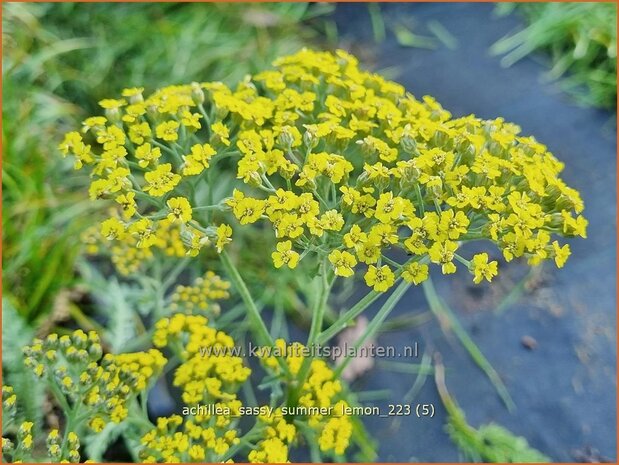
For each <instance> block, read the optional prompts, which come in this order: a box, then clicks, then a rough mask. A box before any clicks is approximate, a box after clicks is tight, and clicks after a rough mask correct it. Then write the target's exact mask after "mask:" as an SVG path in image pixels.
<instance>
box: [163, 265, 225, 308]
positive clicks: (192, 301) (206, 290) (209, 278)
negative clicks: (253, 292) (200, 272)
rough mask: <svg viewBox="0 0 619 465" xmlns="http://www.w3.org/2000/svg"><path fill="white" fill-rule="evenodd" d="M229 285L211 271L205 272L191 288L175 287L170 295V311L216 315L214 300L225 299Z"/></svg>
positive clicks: (216, 306)
mask: <svg viewBox="0 0 619 465" xmlns="http://www.w3.org/2000/svg"><path fill="white" fill-rule="evenodd" d="M228 289H230V283H229V282H228V281H225V280H223V279H221V277H219V276H218V275H216V274H215V273H214V272H213V271H207V272H206V273H205V274H204V276H202V277H200V278H197V279H196V280H195V281H194V282H193V283H192V285H191V286H182V285H181V286H177V287H176V288H175V289H174V292H173V293H172V296H171V299H172V304H171V305H170V308H171V309H172V311H178V310H181V309H182V310H185V311H186V312H187V313H197V312H204V311H209V312H210V313H212V314H215V315H217V314H218V313H219V305H218V304H217V303H216V302H214V301H215V300H222V299H227V298H229V297H230V293H229V292H228Z"/></svg>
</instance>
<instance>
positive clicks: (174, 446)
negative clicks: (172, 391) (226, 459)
mask: <svg viewBox="0 0 619 465" xmlns="http://www.w3.org/2000/svg"><path fill="white" fill-rule="evenodd" d="M181 425H183V426H184V427H183V430H179V427H180V426H181ZM239 441H240V439H239V438H238V437H237V431H236V430H234V429H230V430H226V429H225V428H218V427H213V426H207V425H206V424H204V422H201V420H198V419H197V418H191V419H185V421H184V422H183V418H182V417H181V416H179V415H172V416H170V417H160V418H158V419H157V427H156V428H153V429H152V430H151V431H149V432H148V433H146V434H145V435H144V436H143V437H142V439H141V444H142V449H141V450H140V457H141V459H142V461H143V462H144V463H157V462H165V463H187V462H203V463H204V462H211V463H212V462H216V461H218V460H219V461H221V457H222V456H223V455H224V454H226V452H228V450H229V449H230V447H231V446H233V445H236V444H238V443H239Z"/></svg>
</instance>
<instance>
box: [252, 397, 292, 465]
mask: <svg viewBox="0 0 619 465" xmlns="http://www.w3.org/2000/svg"><path fill="white" fill-rule="evenodd" d="M258 422H259V423H260V424H261V425H262V426H263V427H264V428H265V429H264V438H263V439H261V440H260V441H259V442H258V444H256V448H255V449H252V450H251V451H250V452H249V455H248V456H247V458H248V460H249V462H250V463H285V462H288V452H289V446H290V445H291V444H292V443H293V441H294V440H295V438H296V436H297V428H296V427H295V426H294V424H292V423H288V422H287V421H286V419H285V418H284V415H283V412H282V409H281V408H277V409H275V410H274V411H273V414H272V415H260V416H259V417H258Z"/></svg>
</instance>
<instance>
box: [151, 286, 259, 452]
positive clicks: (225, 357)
mask: <svg viewBox="0 0 619 465" xmlns="http://www.w3.org/2000/svg"><path fill="white" fill-rule="evenodd" d="M211 278H212V276H211ZM153 343H154V344H155V346H157V347H169V348H170V349H172V350H174V351H176V352H177V354H178V355H179V356H180V358H181V362H182V363H181V364H180V365H179V367H178V368H177V369H176V371H175V373H174V381H173V383H174V386H177V387H179V388H181V389H182V399H183V402H185V404H187V405H189V406H195V405H199V404H205V405H213V406H214V409H213V410H212V411H213V412H229V413H230V414H229V415H217V414H212V413H211V411H210V410H207V411H201V410H198V411H197V413H196V414H190V415H187V416H185V420H184V422H183V419H182V418H181V417H180V416H177V415H174V416H172V417H169V418H159V419H158V421H157V428H156V429H153V430H152V431H150V432H149V433H147V434H146V435H145V436H144V437H143V438H142V444H143V446H144V449H143V450H142V451H141V456H142V457H144V460H145V461H147V462H154V461H158V460H159V459H160V458H162V459H163V460H165V461H166V462H182V461H189V462H200V461H219V460H221V457H222V456H223V455H224V454H226V453H227V452H228V449H229V448H230V446H231V445H233V444H237V443H238V441H239V440H238V438H237V431H236V430H235V429H234V425H235V424H236V417H237V416H238V414H239V411H240V407H241V406H242V404H241V401H240V400H239V399H237V396H236V393H237V391H238V389H239V388H240V386H241V384H242V383H243V382H245V381H246V380H247V378H248V377H249V375H250V373H251V370H250V369H249V368H247V367H245V366H243V359H242V358H241V357H238V356H236V355H234V350H233V349H234V341H233V340H232V338H231V337H230V336H228V335H227V334H225V333H224V332H222V331H217V330H216V329H214V328H211V327H210V326H208V319H207V318H206V317H204V316H199V315H185V314H182V313H178V314H175V315H173V316H171V317H170V318H163V319H161V320H159V321H158V322H157V323H156V324H155V332H154V334H153ZM183 423H184V427H183V431H177V428H178V427H179V426H181V425H182V424H183Z"/></svg>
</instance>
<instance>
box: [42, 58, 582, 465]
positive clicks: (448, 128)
mask: <svg viewBox="0 0 619 465" xmlns="http://www.w3.org/2000/svg"><path fill="white" fill-rule="evenodd" d="M100 104H101V106H102V108H103V110H104V112H103V113H104V115H102V116H93V117H90V118H88V119H86V120H85V121H84V123H83V127H82V129H81V131H74V132H70V133H68V134H67V135H66V137H65V139H64V141H63V142H62V144H61V145H60V150H61V151H62V153H63V154H64V155H70V156H72V157H73V159H74V160H75V168H76V169H87V170H88V171H89V173H90V175H91V178H92V182H91V185H90V197H91V198H92V199H93V200H106V201H108V203H109V205H110V210H111V215H110V216H109V218H107V219H105V220H104V221H102V223H101V224H100V225H99V226H98V227H97V228H93V230H91V231H89V232H88V233H87V234H86V236H85V241H86V243H87V245H88V248H89V251H90V252H93V253H95V252H99V251H101V250H108V251H109V253H110V255H111V257H112V261H113V263H114V264H115V265H116V267H117V269H118V271H119V272H120V273H121V274H124V275H126V276H133V275H139V274H140V270H141V269H142V267H143V265H144V263H145V262H148V261H149V260H153V259H155V258H156V257H163V259H164V260H171V261H177V262H178V263H181V265H180V266H181V268H179V267H178V266H176V267H173V268H172V271H171V272H170V276H169V278H168V279H166V283H167V285H170V284H173V283H174V279H175V278H176V277H178V274H179V273H180V270H181V269H182V264H183V263H187V261H205V260H209V261H212V263H213V264H214V266H215V267H218V266H220V267H221V269H222V270H223V273H224V274H225V278H226V280H229V283H228V282H227V281H224V280H222V279H221V278H219V277H218V276H217V275H215V274H213V273H207V274H206V275H204V277H203V278H199V280H198V281H197V282H195V283H193V284H192V285H190V286H179V287H176V288H175V290H174V291H172V292H171V293H170V295H169V296H167V297H166V299H167V300H166V301H165V303H166V305H165V306H163V307H164V308H162V309H160V310H161V311H160V312H159V314H157V316H158V317H160V316H165V313H166V312H167V313H169V314H171V313H173V312H177V311H180V310H182V311H184V312H185V313H187V315H185V314H176V315H174V316H170V317H169V318H165V319H162V320H160V321H159V322H158V323H157V324H156V325H155V327H154V329H153V331H152V336H153V341H154V344H155V346H156V347H159V348H164V347H165V348H166V350H171V351H172V352H173V353H174V354H175V357H176V358H177V359H178V361H179V363H180V365H179V367H178V368H177V370H176V372H175V375H174V381H173V383H174V385H175V386H177V387H179V388H180V389H181V390H182V400H183V402H184V403H185V404H187V405H190V404H195V403H204V401H205V400H215V399H216V401H217V402H219V403H221V404H226V405H228V406H229V407H230V409H231V411H233V412H234V411H238V410H239V407H240V405H241V404H240V400H239V399H238V398H237V391H238V389H239V387H240V386H241V385H242V384H243V383H245V382H247V380H248V377H249V374H250V370H249V368H247V367H246V366H245V365H244V364H243V360H242V359H241V358H239V357H229V356H226V357H223V358H219V359H213V360H211V361H209V363H205V361H204V360H203V359H200V358H199V356H198V354H200V347H203V346H210V345H212V344H218V345H221V346H222V347H231V345H233V343H232V341H231V340H230V339H229V338H228V336H226V335H224V334H223V333H220V332H217V331H216V330H215V329H214V327H211V326H208V325H207V320H206V318H205V317H204V316H197V315H192V314H193V313H199V312H200V313H203V311H204V310H206V309H207V308H210V307H211V306H212V304H211V302H212V301H213V300H219V299H226V298H228V297H229V296H230V293H231V292H232V293H237V294H238V295H239V296H240V297H241V299H242V301H243V303H244V306H245V308H244V310H245V314H246V315H247V319H248V324H249V329H250V331H251V334H252V335H253V337H254V338H255V340H256V341H257V342H258V343H259V344H262V345H264V347H271V348H275V347H281V346H282V345H283V346H287V343H286V342H285V341H284V340H283V339H277V340H276V338H277V337H278V336H279V335H278V334H275V335H274V334H271V332H270V331H269V330H268V329H267V326H266V324H265V322H264V320H263V317H262V315H261V313H260V311H259V308H258V304H257V302H256V299H254V298H253V296H252V292H251V289H250V288H249V287H248V286H247V284H246V282H245V280H244V279H243V274H244V268H243V263H235V262H237V260H236V259H235V258H237V257H239V253H250V254H251V255H252V256H259V257H262V260H263V262H264V261H265V260H269V261H270V262H271V263H269V265H268V266H269V267H272V268H273V270H279V271H278V272H282V273H283V272H286V269H292V270H294V269H296V268H297V267H300V265H301V264H304V270H303V272H304V273H305V272H308V270H309V273H311V274H312V275H313V276H314V277H313V279H314V283H313V286H312V290H317V292H315V294H314V293H313V291H312V292H311V293H309V292H308V293H307V295H306V296H305V297H306V300H307V301H308V302H309V303H310V307H311V325H310V328H309V335H308V338H307V341H306V343H305V346H307V347H311V346H313V345H314V344H326V343H328V342H329V341H330V340H331V339H332V338H333V337H334V336H336V335H337V334H338V333H339V332H340V331H341V330H342V329H344V328H345V327H347V326H348V325H350V324H351V323H352V322H353V321H354V320H355V319H356V318H357V317H358V316H359V315H360V314H361V313H362V312H363V311H364V310H365V309H366V308H368V307H369V306H370V305H371V304H372V303H373V302H374V301H376V299H377V298H378V297H380V296H381V295H382V294H384V293H388V292H390V295H389V297H388V298H387V299H386V301H385V303H384V304H383V305H382V307H381V308H380V309H379V311H378V313H377V314H376V316H375V317H374V319H373V320H372V321H371V322H370V323H369V324H368V326H367V330H366V331H365V332H364V333H363V334H362V335H361V336H360V338H359V339H358V341H357V342H356V344H357V345H358V346H359V345H361V344H363V343H364V342H365V341H367V340H368V339H369V338H370V337H371V336H373V335H374V334H376V332H377V331H378V330H379V328H380V326H381V324H382V323H383V322H384V321H385V319H386V318H387V316H388V315H389V313H390V312H391V310H392V309H393V308H394V306H395V305H396V303H397V302H398V300H399V299H400V298H401V297H402V296H403V295H404V293H405V292H406V291H407V289H408V288H409V287H410V286H413V285H419V284H422V285H423V286H424V290H426V291H428V292H430V291H433V288H432V287H431V284H430V283H431V281H430V274H431V269H432V268H436V269H437V271H438V272H440V273H442V274H444V275H450V274H453V273H455V272H456V271H457V270H458V268H462V269H464V270H467V271H468V272H469V273H470V274H471V276H472V279H473V281H474V282H475V283H481V282H482V281H491V280H492V279H493V278H494V277H496V276H497V275H498V274H499V271H500V270H499V266H498V265H499V263H498V261H497V260H493V259H492V257H493V256H494V254H495V253H496V251H498V252H499V253H500V254H502V256H503V258H504V260H505V261H506V262H509V261H511V260H513V259H515V258H519V257H524V258H525V259H526V260H527V262H528V263H529V264H530V265H532V266H536V265H539V264H541V263H542V262H544V261H547V260H551V261H554V263H555V264H556V266H557V267H562V266H563V265H564V264H565V262H566V260H567V259H568V257H569V255H570V249H569V245H567V244H563V243H561V242H559V240H558V239H557V237H572V236H581V237H586V226H587V221H586V219H585V218H584V217H583V216H582V215H581V212H582V210H583V202H582V200H581V198H580V196H579V193H578V192H577V191H576V190H574V189H572V188H570V187H569V186H567V185H566V184H565V183H564V182H563V181H562V180H561V178H560V177H559V175H560V173H561V171H562V169H563V164H562V163H561V162H560V161H558V160H557V159H556V158H555V157H554V156H553V155H552V154H551V153H550V152H549V151H548V150H547V148H546V147H545V146H544V145H542V144H541V143H539V142H537V141H536V140H535V139H534V138H533V137H529V136H522V135H520V128H519V127H518V126H516V125H514V124H511V123H508V122H505V121H504V120H503V119H501V118H498V119H495V120H482V119H479V118H476V117H475V116H466V117H463V118H452V116H451V114H450V113H449V112H448V111H446V110H444V109H443V108H442V107H441V106H440V105H439V104H438V103H437V102H436V101H435V100H434V99H433V98H431V97H427V96H426V97H424V98H423V99H421V100H419V99H417V98H415V97H414V96H413V95H411V94H409V93H407V92H406V91H405V89H404V88H403V87H402V86H401V85H399V84H397V83H395V82H391V81H388V80H386V79H384V78H383V77H381V76H380V75H377V74H373V73H370V72H366V71H363V70H361V69H360V68H359V67H358V63H357V60H356V59H355V58H354V57H353V56H352V55H350V54H348V53H346V52H344V51H341V50H338V51H336V52H335V53H329V52H315V51H310V50H302V51H300V52H298V53H296V54H294V55H291V56H286V57H282V58H280V59H278V60H276V62H275V63H274V68H273V69H271V70H267V71H264V72H261V73H258V74H256V75H254V76H247V77H246V79H245V80H243V81H242V82H240V83H239V84H238V85H237V86H236V87H234V88H230V87H228V86H226V85H224V84H223V83H221V82H204V83H192V84H188V85H179V86H169V87H164V88H161V89H158V90H156V91H154V92H153V93H151V94H145V93H144V89H142V88H131V89H125V90H124V91H123V92H122V96H121V97H120V98H117V99H106V100H103V101H101V102H100ZM230 172H231V173H233V175H234V178H235V180H231V179H230V177H225V174H226V173H230ZM244 231H253V232H254V233H255V234H254V235H250V236H247V235H244ZM237 240H238V242H237ZM235 242H237V245H236V247H235ZM471 242H478V243H480V246H482V247H483V246H486V245H487V246H489V247H488V248H487V249H486V250H485V251H482V252H479V253H475V254H473V255H471V254H470V253H467V247H466V245H467V244H468V243H471ZM271 244H272V248H270V247H271ZM267 248H270V249H269V250H265V249H267ZM482 250H483V249H482ZM218 262H219V264H220V265H216V263H218ZM357 277H362V278H363V281H364V282H365V284H366V285H367V286H368V287H369V288H370V289H369V291H368V292H367V294H366V295H365V296H364V297H363V298H362V299H360V300H359V301H358V302H356V303H354V304H353V305H352V306H351V307H350V308H349V309H347V310H346V311H343V312H341V313H339V314H336V315H335V316H334V317H333V318H332V319H331V320H332V321H330V322H329V324H328V325H325V315H326V312H327V310H328V304H329V296H330V294H331V292H332V291H333V289H335V288H336V286H337V281H338V278H345V279H354V278H357ZM394 287H395V289H394V290H393V291H391V289H392V288H394ZM310 294H311V295H310ZM214 308H215V310H216V311H214V312H213V316H216V315H217V314H218V313H219V312H218V306H217V305H216V304H215V307H214ZM223 313H225V312H223ZM211 323H213V324H214V325H215V326H216V325H217V319H216V318H215V319H214V320H213V322H211ZM296 344H297V345H295V344H292V346H291V347H299V345H298V344H299V343H296ZM300 347H303V346H300ZM41 350H43V349H41ZM84 350H85V349H84ZM153 350H154V349H153ZM35 352H36V353H38V352H37V351H35ZM41 353H43V354H44V351H43V352H41ZM157 353H158V352H157ZM30 357H32V355H30ZM41 357H43V359H45V355H42V356H41ZM106 357H108V356H106ZM112 357H123V356H122V355H118V356H112ZM132 357H133V356H132ZM135 357H137V359H134V358H131V360H130V361H126V362H125V363H130V364H137V365H136V368H138V367H141V366H142V365H141V364H142V362H144V360H143V359H144V357H150V359H152V360H153V363H154V365H155V366H156V367H157V369H155V368H154V367H151V369H150V371H148V370H147V372H148V373H149V376H147V377H146V379H144V380H141V382H140V383H139V384H140V386H142V389H144V387H143V385H145V384H148V379H150V377H151V376H153V375H155V374H156V373H157V370H159V369H160V361H161V360H162V359H161V357H163V356H161V355H159V356H157V355H154V353H151V354H150V355H139V356H135ZM104 360H105V358H104ZM114 360H115V359H114ZM350 360H351V359H350V358H346V357H344V359H343V361H342V363H340V364H339V366H338V367H336V368H331V367H329V365H328V364H327V363H326V361H324V360H321V359H319V358H316V357H311V356H301V357H298V356H294V355H290V354H289V353H287V354H286V355H278V356H264V357H263V359H262V362H263V367H264V369H265V370H266V371H267V372H268V373H269V374H268V375H267V379H268V380H269V381H268V383H267V384H268V385H269V386H270V387H271V388H272V389H273V393H272V397H271V399H272V401H271V405H270V406H271V407H273V409H274V411H275V412H277V411H278V410H277V409H283V408H284V407H292V406H334V407H336V408H335V411H336V412H337V411H338V410H339V411H341V412H343V411H344V410H345V407H346V406H347V405H348V403H349V400H350V399H348V397H347V395H346V387H345V386H344V384H343V382H342V381H340V376H341V373H342V370H344V369H345V367H346V365H347V364H348V363H349V362H350ZM32 363H33V364H34V366H35V370H36V367H38V365H39V364H42V366H43V367H44V368H42V369H41V370H46V368H45V367H46V365H45V364H44V363H43V362H39V361H38V359H37V360H35V361H34V362H32ZM45 363H47V362H45ZM84 363H86V361H85V362H84ZM89 363H94V362H89ZM151 365H152V364H151ZM114 366H116V365H114ZM120 366H123V365H122V364H121V365H120ZM118 369H119V370H120V369H121V368H118ZM48 371H49V370H48ZM46 372H47V371H46ZM91 376H92V375H91ZM73 381H74V382H77V381H75V380H73ZM138 381H139V380H133V381H132V382H134V383H137V382H138ZM132 386H133V385H132ZM58 389H62V383H61V384H60V385H59V386H58ZM67 389H68V388H67ZM127 389H128V391H127V395H130V394H131V393H132V392H133V391H132V390H131V389H132V388H131V387H128V388H127ZM80 399H81V398H80ZM82 400H83V399H82ZM119 402H120V401H119ZM123 402H124V401H122V402H120V404H119V405H121V406H123V405H124V403H123ZM235 409H236V410H235ZM123 412H124V411H123ZM110 415H111V412H110V411H109V410H105V409H104V410H102V411H101V416H100V417H97V418H100V419H99V420H97V421H96V423H99V424H101V425H103V423H104V422H105V421H107V419H108V418H112V417H110ZM118 419H119V420H122V418H120V417H119V418H118ZM112 420H114V418H112ZM146 421H148V419H144V422H146ZM156 423H157V424H156V425H153V426H152V428H151V429H149V430H148V431H147V432H145V433H144V435H143V436H142V437H141V444H142V446H143V448H142V449H140V450H141V451H142V452H140V458H142V459H145V460H148V461H204V460H209V461H211V460H227V459H231V458H234V457H235V455H236V454H238V452H239V451H240V449H241V447H242V446H243V445H244V444H245V445H247V444H248V441H249V439H247V440H246V441H243V440H240V439H239V438H240V435H239V434H238V431H237V429H236V424H237V423H236V420H234V419H231V418H227V419H221V418H219V419H217V418H215V417H204V418H203V417H199V418H198V417H191V416H190V417H187V416H185V417H182V416H178V415H174V416H171V417H165V418H160V419H159V420H158V421H157V422H156ZM300 436H302V437H304V438H305V441H306V442H307V444H308V445H309V446H310V447H311V448H312V454H313V455H312V458H316V459H320V457H321V454H327V455H331V456H332V457H334V458H342V457H344V454H345V452H346V450H347V448H348V446H349V445H350V443H351V441H352V439H351V438H354V428H353V423H352V421H351V419H350V418H348V417H347V416H346V415H337V414H335V415H334V416H332V417H320V416H319V417H312V416H300V417H295V416H294V415H292V416H291V415H279V416H278V415H271V416H265V415H261V416H260V417H259V418H258V421H257V422H256V426H255V427H254V429H252V430H251V431H250V432H248V433H247V438H252V440H253V442H251V441H250V442H249V444H250V445H251V451H250V452H249V454H248V456H247V457H248V459H249V460H251V461H258V462H283V461H286V460H288V457H289V456H288V450H289V447H290V446H291V445H293V444H296V443H298V442H299V441H300V439H299V438H300ZM256 438H258V439H256ZM316 445H318V446H317V448H316Z"/></svg>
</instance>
